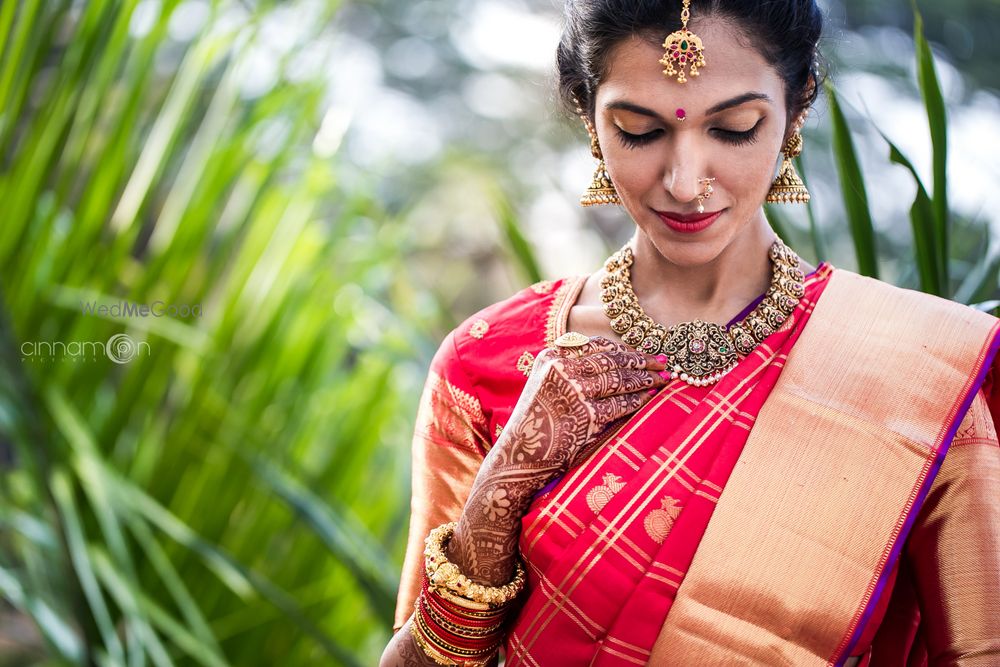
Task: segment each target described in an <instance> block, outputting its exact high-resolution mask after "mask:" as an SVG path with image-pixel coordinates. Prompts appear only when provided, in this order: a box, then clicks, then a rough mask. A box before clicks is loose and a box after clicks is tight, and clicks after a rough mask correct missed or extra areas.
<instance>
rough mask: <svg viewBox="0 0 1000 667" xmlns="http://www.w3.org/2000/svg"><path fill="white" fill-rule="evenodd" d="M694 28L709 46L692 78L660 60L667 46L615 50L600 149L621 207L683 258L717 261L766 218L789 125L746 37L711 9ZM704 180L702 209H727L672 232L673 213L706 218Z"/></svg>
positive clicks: (632, 44) (779, 95)
mask: <svg viewBox="0 0 1000 667" xmlns="http://www.w3.org/2000/svg"><path fill="white" fill-rule="evenodd" d="M690 27H691V30H692V31H693V32H694V33H695V34H696V35H698V36H700V37H701V38H702V40H703V41H704V45H705V59H706V67H705V68H704V69H703V70H702V71H701V75H700V76H698V77H691V76H689V77H688V81H687V83H685V84H680V83H677V81H676V80H675V79H670V78H667V77H666V76H665V75H664V74H663V66H662V65H660V63H659V62H658V61H659V59H660V58H661V57H662V55H663V49H662V48H661V47H658V46H656V45H653V44H650V43H648V42H646V41H642V40H640V39H631V40H628V41H626V42H623V43H621V44H619V45H618V46H617V47H616V48H615V50H614V51H613V52H612V54H611V57H610V60H609V66H608V68H607V74H606V77H605V79H604V80H603V81H602V82H601V84H600V86H598V89H597V97H596V105H595V126H596V129H597V135H598V139H599V140H600V144H601V150H602V152H603V155H604V160H605V163H606V164H607V168H608V173H609V175H610V176H611V180H612V181H613V182H614V184H615V187H616V189H617V190H618V194H619V196H620V197H621V200H622V203H623V205H624V206H625V208H626V210H627V211H628V212H629V214H630V215H631V216H632V218H633V219H634V220H635V222H636V224H637V225H638V226H639V228H640V229H641V230H642V232H643V233H644V234H645V235H646V236H647V237H648V239H649V240H650V241H651V242H652V243H653V245H654V246H655V247H656V249H657V250H658V251H659V252H660V254H661V255H662V256H663V257H664V258H665V259H667V260H668V261H669V262H671V263H673V264H676V265H678V266H699V265H703V264H706V263H708V262H710V261H712V260H714V259H716V258H717V257H719V255H720V254H722V252H723V251H724V250H725V249H726V248H727V247H730V244H732V243H733V242H734V241H736V240H738V239H739V238H740V234H741V232H744V231H747V230H748V229H749V228H750V227H751V223H752V222H755V221H756V222H761V221H762V218H761V216H762V215H763V213H762V210H761V205H762V204H763V201H764V198H765V196H766V194H767V191H768V189H769V188H770V185H771V182H772V180H773V177H774V173H775V168H776V165H777V160H778V156H779V153H780V150H781V146H782V144H783V142H784V135H785V129H786V111H785V93H784V84H783V82H782V80H781V78H780V77H779V76H778V73H777V72H776V71H775V70H774V69H773V68H772V67H771V66H770V65H769V64H768V63H767V62H766V61H765V60H764V59H763V57H762V56H761V55H760V54H759V53H758V52H757V51H756V50H755V49H754V48H753V47H752V46H751V45H750V44H749V43H748V42H747V40H746V38H745V37H743V36H742V35H740V34H739V33H738V32H737V31H736V30H734V29H733V28H732V27H731V26H730V24H729V23H727V22H726V21H724V20H719V19H715V18H712V17H708V18H705V19H703V20H701V21H698V22H692V24H691V26H690ZM664 37H666V35H664ZM679 109H682V110H683V114H684V116H685V120H684V121H679V120H678V110H679ZM702 178H714V179H716V180H715V182H714V183H712V187H713V189H714V192H713V194H712V196H711V198H710V199H707V200H705V202H704V206H705V214H710V213H719V214H720V215H719V216H718V217H717V218H716V219H715V221H714V222H712V223H711V224H710V225H709V226H708V227H707V228H706V229H704V230H702V231H698V232H694V233H689V232H680V231H675V230H674V229H672V228H671V227H670V225H669V224H668V222H669V221H668V220H667V218H669V219H672V220H676V219H677V218H681V219H682V220H683V219H684V217H685V216H687V217H688V218H690V217H692V216H696V217H703V216H698V199H697V197H698V194H699V193H702V192H704V190H705V185H704V183H701V182H699V179H702ZM738 245H739V244H738V243H737V244H736V246H738Z"/></svg>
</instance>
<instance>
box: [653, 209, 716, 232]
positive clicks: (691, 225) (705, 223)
mask: <svg viewBox="0 0 1000 667" xmlns="http://www.w3.org/2000/svg"><path fill="white" fill-rule="evenodd" d="M656 215H658V216H660V220H662V221H663V222H664V224H665V225H666V226H667V227H669V228H670V229H672V230H674V231H675V232H680V233H682V234H694V233H695V232H700V231H703V230H705V229H708V228H709V227H710V226H711V225H712V223H713V222H715V221H716V220H718V218H719V216H720V215H722V211H715V212H713V213H693V214H683V213H675V212H673V211H656Z"/></svg>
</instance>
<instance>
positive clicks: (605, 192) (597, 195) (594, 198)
mask: <svg viewBox="0 0 1000 667" xmlns="http://www.w3.org/2000/svg"><path fill="white" fill-rule="evenodd" d="M577 111H578V112H579V114H580V118H581V119H582V120H583V124H584V125H585V126H586V127H587V134H589V135H590V154H591V155H593V156H594V159H596V160H597V161H598V162H597V169H596V171H594V178H593V179H592V180H591V182H590V187H589V188H587V190H586V191H585V192H584V193H583V195H582V196H581V197H580V205H581V206H600V205H602V204H616V205H621V203H622V200H621V198H619V197H618V191H617V190H615V184H614V183H612V182H611V177H610V176H609V175H608V167H607V165H605V164H604V155H603V154H602V153H601V145H600V144H599V143H598V142H597V130H595V129H594V126H593V125H592V124H591V122H590V119H589V118H587V115H586V114H585V113H583V109H578V110H577Z"/></svg>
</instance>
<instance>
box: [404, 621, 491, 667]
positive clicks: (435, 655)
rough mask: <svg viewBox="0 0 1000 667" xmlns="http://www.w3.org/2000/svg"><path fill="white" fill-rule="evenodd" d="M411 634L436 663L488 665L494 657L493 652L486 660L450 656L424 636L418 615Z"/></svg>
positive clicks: (471, 666) (459, 666) (461, 666)
mask: <svg viewBox="0 0 1000 667" xmlns="http://www.w3.org/2000/svg"><path fill="white" fill-rule="evenodd" d="M410 636H412V637H413V641H415V642H416V643H417V646H419V647H420V650H421V651H423V652H424V655H426V656H427V657H428V658H430V659H431V660H433V661H434V662H435V663H437V664H439V665H445V666H446V667H487V666H488V665H489V662H490V659H491V658H492V657H493V653H492V652H491V653H490V655H489V656H488V657H487V658H486V659H485V660H474V659H469V660H463V661H461V662H457V661H455V660H453V659H452V658H449V657H448V656H446V655H444V654H443V653H441V652H440V651H438V650H437V649H435V648H434V647H433V646H431V642H430V640H429V639H428V638H427V637H424V634H423V632H422V631H421V629H420V623H419V622H418V621H417V617H416V616H414V617H413V619H412V621H411V623H410ZM498 648H499V644H498V645H497V646H496V647H495V648H493V652H495V651H496V650H497V649H498Z"/></svg>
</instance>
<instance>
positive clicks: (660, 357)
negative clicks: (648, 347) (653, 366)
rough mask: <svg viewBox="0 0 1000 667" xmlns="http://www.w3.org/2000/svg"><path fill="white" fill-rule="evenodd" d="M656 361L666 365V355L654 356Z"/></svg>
mask: <svg viewBox="0 0 1000 667" xmlns="http://www.w3.org/2000/svg"><path fill="white" fill-rule="evenodd" d="M656 360H657V361H659V362H660V363H661V364H664V365H666V363H667V355H665V354H658V355H656Z"/></svg>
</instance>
